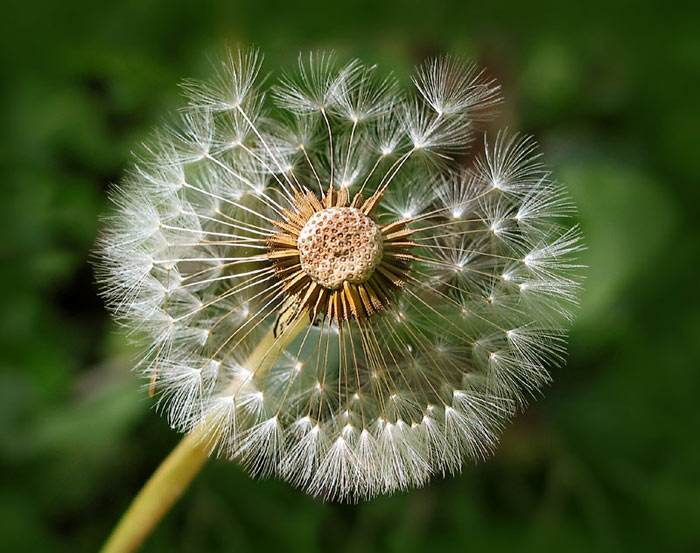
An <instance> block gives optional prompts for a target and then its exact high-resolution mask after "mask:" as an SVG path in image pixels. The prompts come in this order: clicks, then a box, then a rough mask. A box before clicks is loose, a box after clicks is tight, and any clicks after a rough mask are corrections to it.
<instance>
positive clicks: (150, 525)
mask: <svg viewBox="0 0 700 553" xmlns="http://www.w3.org/2000/svg"><path fill="white" fill-rule="evenodd" d="M286 311H287V310H284V309H283V310H282V311H281V313H280V315H279V316H278V318H277V321H276V322H275V324H274V325H273V326H272V328H271V329H270V331H269V332H268V333H267V334H266V335H265V337H264V338H263V339H262V341H261V342H260V343H259V344H258V346H257V347H256V348H255V350H254V351H253V352H252V354H251V355H250V357H249V358H248V361H247V363H246V368H248V369H249V370H250V371H251V372H252V373H253V374H256V375H264V374H265V373H266V372H267V371H268V370H269V368H270V367H271V366H272V364H273V363H274V361H275V359H276V358H277V357H278V356H279V354H280V353H281V352H282V350H284V348H285V347H287V346H288V345H289V343H290V342H292V341H293V340H294V338H296V337H297V335H298V334H299V333H300V332H301V330H302V329H303V328H304V327H305V326H306V324H307V322H308V319H307V317H306V316H305V314H304V313H302V314H301V315H299V316H297V317H294V318H293V319H292V320H286V319H285V315H286ZM236 385H237V383H236V382H235V381H234V382H232V383H231V384H230V386H229V387H230V388H233V387H234V386H236ZM213 432H215V429H213V428H212V421H211V419H207V420H205V421H203V422H201V423H200V424H199V425H198V426H197V427H195V428H194V429H193V430H192V431H191V432H190V433H189V434H187V435H186V436H185V437H184V438H183V439H182V440H181V441H180V443H179V444H178V445H177V446H176V447H175V449H173V451H172V452H171V453H170V454H169V455H168V456H167V457H166V458H165V460H164V461H163V462H162V463H161V464H160V466H159V467H158V468H157V469H156V471H155V472H154V473H153V474H152V475H151V477H150V478H149V479H148V481H147V482H146V483H145V484H144V486H143V488H141V491H140V492H139V493H138V495H137V496H136V497H135V498H134V499H133V501H132V502H131V504H130V505H129V507H128V509H127V510H126V511H125V513H124V514H123V515H122V518H121V519H120V520H119V522H118V523H117V526H116V527H115V528H114V530H113V531H112V534H111V535H110V536H109V538H108V539H107V541H106V542H105V544H104V546H103V547H102V549H101V553H130V552H133V551H136V550H137V549H138V548H139V547H140V546H141V544H142V543H143V541H144V540H145V539H146V538H147V537H148V535H149V534H150V533H151V532H152V531H153V529H154V528H155V527H156V526H157V525H158V523H159V522H160V520H161V519H162V518H163V516H164V515H165V513H167V512H168V509H170V507H171V506H172V505H173V504H174V503H175V502H176V501H177V500H178V499H179V498H180V496H181V495H182V494H183V492H184V491H185V490H186V489H187V487H188V486H189V484H190V483H191V482H192V480H194V478H195V476H197V474H198V473H199V471H200V470H201V469H202V467H203V466H204V464H205V463H206V461H207V459H208V458H209V455H210V454H211V452H212V444H215V443H216V439H215V436H213Z"/></svg>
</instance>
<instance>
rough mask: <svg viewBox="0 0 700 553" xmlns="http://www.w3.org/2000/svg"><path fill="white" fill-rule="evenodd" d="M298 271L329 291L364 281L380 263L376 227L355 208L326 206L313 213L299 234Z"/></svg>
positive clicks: (381, 243) (378, 234) (377, 230)
mask: <svg viewBox="0 0 700 553" xmlns="http://www.w3.org/2000/svg"><path fill="white" fill-rule="evenodd" d="M298 247H299V258H300V260H301V268H302V269H303V270H304V272H306V274H307V275H309V276H310V277H311V278H312V279H313V280H314V281H315V282H317V283H318V284H320V285H321V286H324V287H326V288H330V289H336V288H340V287H342V286H343V282H345V281H347V282H352V283H360V282H365V281H366V280H367V279H368V278H369V277H370V276H372V273H373V272H374V269H376V268H377V265H379V263H380V262H381V260H382V250H383V238H382V233H381V231H380V230H379V227H377V225H376V224H375V223H374V221H372V219H370V218H369V217H367V215H365V214H364V213H362V212H361V211H360V210H359V209H355V208H354V207H330V208H328V209H324V210H323V211H319V212H318V213H315V214H314V215H313V216H312V217H311V218H310V219H309V220H308V221H307V223H306V225H304V228H303V229H302V230H301V233H300V234H299V241H298Z"/></svg>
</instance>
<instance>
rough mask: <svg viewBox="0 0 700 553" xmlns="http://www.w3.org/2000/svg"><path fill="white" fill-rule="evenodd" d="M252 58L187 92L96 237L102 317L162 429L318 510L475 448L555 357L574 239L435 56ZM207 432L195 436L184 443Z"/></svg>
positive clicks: (528, 155) (475, 73)
mask: <svg viewBox="0 0 700 553" xmlns="http://www.w3.org/2000/svg"><path fill="white" fill-rule="evenodd" d="M260 64H261V58H260V56H259V55H258V54H257V53H255V52H243V53H239V54H235V55H233V56H232V57H231V58H230V59H228V60H226V61H225V62H224V63H223V64H222V66H221V68H220V69H219V71H218V73H217V75H216V76H215V78H214V79H213V80H212V81H210V82H208V83H200V82H192V81H188V82H186V83H185V84H184V91H185V94H186V96H187V98H188V104H187V106H186V107H185V108H184V109H183V111H182V116H181V120H180V123H179V125H177V128H175V129H168V130H165V131H163V132H160V133H158V134H157V135H156V136H155V137H154V139H153V141H152V142H151V143H150V144H149V145H148V147H147V148H146V149H145V153H144V154H143V155H142V156H141V157H140V158H139V159H138V161H137V163H136V167H135V168H134V170H133V171H132V172H131V174H130V175H129V176H128V178H127V179H126V182H125V183H124V184H123V185H122V186H121V187H119V188H116V189H115V191H114V200H115V202H116V205H117V210H116V214H115V215H114V216H113V217H112V218H111V219H110V220H109V222H108V224H107V229H106V230H105V232H104V233H103V236H102V238H101V241H100V248H101V252H102V261H101V264H100V277H101V280H102V282H103V286H104V293H105V297H106V298H107V301H108V304H109V306H110V308H111V309H112V311H113V312H114V314H115V315H116V317H117V319H118V320H119V321H121V322H122V323H124V324H125V325H126V327H127V328H128V329H130V332H131V333H132V334H133V336H135V337H139V338H140V339H142V340H144V342H145V355H144V359H143V361H142V364H141V369H142V370H143V372H144V374H145V375H146V376H147V377H148V378H149V380H150V382H151V385H150V388H151V391H152V393H154V394H156V395H157V396H158V399H159V400H158V405H159V407H160V408H161V409H162V410H163V411H164V412H165V413H166V415H167V417H168V420H169V422H170V424H171V425H172V426H173V427H174V428H176V429H178V430H181V431H183V432H193V431H195V430H196V429H200V430H197V432H198V433H199V439H200V441H202V443H205V444H206V448H207V451H212V452H216V453H218V454H219V455H222V456H226V457H230V458H232V459H236V460H239V461H240V462H241V463H242V464H244V465H245V466H246V467H248V469H249V470H250V472H251V473H253V474H256V475H264V476H268V475H274V476H277V477H279V478H282V479H284V480H286V481H288V482H290V483H292V484H293V485H295V486H298V487H300V488H302V489H304V490H306V491H307V492H309V493H311V494H313V495H316V496H320V497H322V498H324V499H332V500H341V501H355V500H357V499H359V498H369V497H372V496H375V495H377V494H381V493H389V492H392V491H394V490H397V489H406V488H410V487H414V486H419V485H423V484H425V483H426V482H427V481H428V480H429V479H430V478H431V477H432V476H433V475H436V474H445V473H454V472H456V471H459V470H460V468H461V467H462V465H463V463H464V462H465V460H468V459H480V458H483V457H485V456H486V455H488V454H489V453H490V452H491V451H492V450H493V448H494V446H495V444H496V441H497V436H498V433H499V431H500V430H501V428H502V427H503V425H504V424H505V423H506V422H507V421H508V419H509V417H511V416H512V415H513V413H514V412H515V411H516V410H517V409H518V408H519V407H520V406H522V405H523V404H524V403H525V402H526V400H527V398H529V397H530V396H531V395H532V394H534V393H535V392H536V391H537V390H538V389H539V388H541V386H542V385H543V384H545V383H547V382H548V380H549V376H548V373H547V367H548V366H549V365H551V364H552V363H558V362H560V361H561V360H562V356H563V353H564V351H563V350H564V346H563V338H564V334H563V330H562V326H563V324H564V323H565V322H566V319H568V318H569V317H570V308H571V306H572V304H573V303H574V302H575V298H576V290H577V287H578V279H577V276H576V267H577V265H576V261H575V255H576V252H577V251H579V249H580V248H581V243H580V239H579V232H578V230H577V229H576V227H573V228H572V227H571V225H570V224H568V220H567V216H568V215H570V213H571V212H572V210H573V206H572V204H571V202H570V201H569V200H568V197H567V195H566V193H565V191H564V190H563V188H562V187H561V186H560V185H558V184H557V183H555V182H553V181H552V180H551V179H550V174H549V172H548V171H547V169H546V168H545V166H544V165H543V164H542V162H541V160H540V154H539V153H538V150H537V146H536V143H535V142H534V140H532V139H531V138H529V137H524V136H520V135H517V134H511V133H508V132H500V133H498V134H496V136H490V137H486V140H485V147H484V148H483V151H481V152H475V153H474V154H473V155H472V156H471V157H467V156H466V155H465V154H466V152H467V147H468V146H469V144H470V143H471V142H472V139H473V138H474V137H475V136H476V134H477V132H478V128H479V127H478V123H479V122H480V121H482V120H484V119H486V118H488V117H489V115H490V114H491V113H492V112H493V108H494V106H495V105H496V104H497V103H498V102H499V101H500V97H499V87H498V86H497V85H496V84H495V83H494V82H493V81H492V80H491V79H489V78H488V77H486V76H485V74H484V73H483V72H480V71H479V70H477V69H476V68H474V67H473V66H471V65H468V64H464V63H462V62H461V61H459V60H456V59H453V58H447V57H446V58H438V59H435V60H432V61H429V62H428V63H426V64H425V65H423V66H422V67H421V68H419V69H418V71H417V74H416V77H415V79H414V84H415V90H414V91H413V92H403V91H401V89H400V88H399V86H398V84H397V83H396V82H395V81H394V80H393V79H392V78H391V77H385V76H379V75H377V73H378V70H377V69H376V68H375V67H374V66H366V65H363V64H362V63H360V62H359V61H352V62H350V63H348V64H345V65H341V64H338V62H337V60H336V59H335V58H334V57H333V56H330V55H326V54H312V55H310V56H309V57H308V58H303V57H300V58H299V68H298V70H297V71H296V72H293V73H287V74H284V75H283V76H282V78H281V79H280V80H279V81H278V83H277V84H275V85H273V86H272V88H271V94H270V95H269V96H271V98H270V97H266V96H265V95H264V93H263V92H262V90H261V86H262V82H261V81H262V79H260V78H259V75H260ZM202 429H204V430H202Z"/></svg>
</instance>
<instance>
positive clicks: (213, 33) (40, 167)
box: [0, 0, 700, 553]
mask: <svg viewBox="0 0 700 553" xmlns="http://www.w3.org/2000/svg"><path fill="white" fill-rule="evenodd" d="M679 6H680V4H678V5H676V4H675V3H672V2H664V3H662V2H657V3H652V4H645V3H641V2H634V3H633V2H630V3H627V4H618V3H614V2H604V3H600V4H598V5H594V4H592V3H590V2H584V3H568V2H553V3H551V4H544V5H542V4H540V5H538V4H537V3H533V2H521V1H519V0H501V1H500V2H479V3H473V2H464V3H453V4H439V3H432V2H421V3H415V4H414V3H405V2H401V3H392V2H388V3H387V2H382V3H379V2H368V1H363V2H353V3H350V2H347V3H344V2H335V3H331V2H320V1H317V2H315V3H309V4H308V5H306V6H300V5H297V6H294V5H292V3H279V4H276V5H275V4H268V3H265V2H251V3H248V4H240V3H238V2H234V1H221V2H218V1H212V0H202V1H198V2H195V1H192V2H189V3H187V4H183V5H178V4H177V3H175V2H172V1H157V2H146V1H125V2H113V3H99V2H88V1H80V0H78V1H66V2H49V1H47V0H44V1H40V2H14V1H11V2H9V3H8V2H4V3H3V8H2V12H1V19H2V22H1V23H0V68H1V77H0V129H2V132H1V133H0V140H1V141H2V142H1V144H2V147H1V148H0V167H1V171H0V191H1V194H0V236H1V237H2V238H1V239H0V267H1V268H2V269H1V274H0V294H1V296H2V299H1V300H0V350H1V355H0V368H1V372H0V437H1V440H0V479H1V480H2V489H1V491H0V550H2V551H8V552H24V551H27V552H44V551H47V552H53V551H57V552H62V551H65V552H71V553H73V552H83V551H85V552H92V551H95V550H96V549H97V548H98V546H99V545H100V544H101V542H102V540H103V539H104V538H105V536H106V535H107V534H108V532H109V530H110V528H111V527H112V525H113V524H114V522H115V521H116V520H117V518H118V516H119V514H120V513H121V512H122V511H123V510H124V508H125V507H126V506H127V504H128V502H129V500H130V499H131V497H132V496H133V494H134V493H135V492H136V491H137V489H138V488H139V486H140V485H141V483H142V482H143V481H144V480H145V479H146V478H147V476H148V475H149V474H150V472H151V471H152V470H153V469H154V468H155V467H156V465H157V464H158V463H159V461H160V460H161V459H162V458H163V457H164V456H165V455H166V454H167V452H168V451H169V450H170V449H171V448H172V447H173V445H174V444H175V443H176V441H177V439H178V436H177V435H176V434H175V433H174V432H173V431H171V430H170V429H169V428H168V427H167V425H166V423H165V421H164V420H163V419H162V418H161V417H159V416H158V415H157V414H156V413H155V412H154V411H153V409H152V402H151V401H150V400H149V399H148V397H147V394H146V392H145V391H144V390H143V389H142V388H141V387H140V386H141V385H142V384H143V383H142V382H141V381H140V380H139V379H138V378H137V377H136V376H135V375H134V374H133V373H131V372H130V367H131V360H132V356H133V353H134V352H133V351H131V350H130V348H129V346H128V345H127V344H126V341H125V339H124V337H123V336H122V335H121V334H119V333H117V332H116V331H115V330H116V329H115V327H114V325H113V324H112V323H111V322H110V320H109V318H108V317H107V315H106V313H105V311H104V308H103V306H102V303H101V301H100V300H99V298H98V297H97V295H96V288H95V285H94V283H93V272H92V269H91V267H90V265H89V262H88V259H89V256H90V250H91V248H92V244H93V241H94V239H95V234H96V231H97V228H98V225H99V216H100V214H102V213H104V212H105V210H106V208H107V199H106V190H107V187H108V185H109V183H111V182H117V181H119V179H120V176H121V175H122V173H123V171H124V169H125V168H126V167H128V165H129V164H130V163H131V158H130V151H131V150H132V149H134V148H135V147H136V146H137V144H138V143H139V141H140V140H142V139H143V138H144V137H145V136H146V135H147V134H148V132H149V130H150V129H151V128H152V127H153V126H154V125H157V124H159V123H160V122H161V121H162V120H163V118H164V117H166V115H167V113H168V112H169V111H170V110H172V109H174V108H175V107H177V106H178V105H179V101H180V100H179V97H178V90H177V86H176V85H177V83H178V81H179V80H180V79H181V78H183V77H200V78H204V77H206V76H207V75H208V74H209V72H210V61H209V60H210V59H211V58H212V57H216V56H217V54H218V53H220V52H221V51H222V49H223V48H224V46H225V45H226V44H227V43H228V44H236V43H240V44H250V43H253V44H256V45H258V46H259V47H260V48H261V49H262V50H263V51H264V53H265V54H266V57H267V64H266V67H267V69H274V68H276V67H278V66H279V65H286V66H289V65H290V64H292V63H294V61H295V57H296V54H297V52H298V51H299V50H306V49H309V48H334V49H336V50H337V51H338V52H339V53H340V54H341V55H342V56H346V57H360V58H363V59H365V60H367V61H371V62H377V63H379V64H381V66H382V67H383V68H385V69H394V70H395V72H396V74H397V75H398V76H399V77H401V78H406V76H407V75H408V73H409V71H410V69H411V67H412V66H413V65H414V64H415V63H417V62H420V61H421V60H422V59H423V58H424V57H426V56H428V55H432V54H435V53H439V52H443V51H448V52H452V53H455V54H460V55H464V56H468V57H471V58H473V59H474V60H476V61H478V62H479V63H480V64H482V65H485V66H487V67H488V68H489V70H490V72H491V73H493V74H494V75H495V76H497V77H498V78H499V80H500V81H501V83H502V84H503V86H504V89H505V90H504V92H505V96H506V99H507V102H506V104H505V107H504V113H503V117H502V119H501V121H500V124H508V125H509V126H510V127H511V128H516V129H519V130H523V131H526V132H530V133H534V134H535V135H536V136H537V137H538V139H539V140H540V141H541V143H542V146H543V149H544V151H545V154H546V160H547V162H548V163H549V164H550V166H551V167H552V169H553V171H554V175H555V177H556V178H557V179H558V180H560V181H563V182H565V183H566V184H567V185H568V186H569V188H570V190H571V193H572V195H573V196H574V198H575V200H576V202H577V203H578V206H579V208H580V223H581V226H582V228H583V232H584V235H585V237H586V243H587V246H588V248H589V249H588V251H587V252H586V253H585V255H584V260H583V261H584V262H585V263H586V264H587V265H588V266H589V269H588V270H587V281H586V290H585V293H584V294H583V297H582V300H581V301H582V307H581V309H580V311H579V313H578V318H577V321H576V324H575V327H574V329H573V333H572V338H571V348H570V351H571V353H570V358H569V364H568V366H567V367H565V368H562V369H558V370H556V371H555V374H554V377H555V382H554V384H553V385H552V386H551V387H550V388H549V389H548V390H546V393H545V397H544V398H542V399H541V400H540V401H538V402H537V403H536V404H534V405H532V406H531V407H530V408H529V409H528V410H527V412H526V413H525V414H523V415H522V416H520V417H519V418H518V419H517V420H516V421H515V422H514V424H513V425H512V426H511V427H510V429H509V430H508V432H507V433H506V434H505V435H504V437H503V440H502V444H501V446H500V447H499V449H498V452H497V453H496V455H495V456H494V457H493V458H492V459H490V460H489V461H488V462H485V463H482V464H480V465H478V466H467V467H466V468H465V469H464V471H463V474H462V475H460V476H457V477H449V478H445V479H437V480H435V481H434V482H433V483H432V484H431V485H430V486H428V487H426V488H424V489H421V490H417V491H412V492H410V493H404V494H398V495H395V496H393V497H384V498H380V499H377V500H375V501H372V502H369V503H363V504H361V505H359V506H342V505H333V504H322V503H320V502H318V501H315V500H313V499H310V498H309V497H307V496H305V495H303V494H302V493H300V492H297V491H295V490H293V489H291V488H289V487H288V486H287V485H285V484H283V483H280V482H277V481H262V482H261V481H253V480H250V479H249V478H248V477H247V476H245V475H244V474H243V473H242V472H241V471H240V470H239V469H238V468H237V467H236V466H235V465H233V464H230V463H227V462H222V461H213V462H210V463H209V465H208V466H207V467H206V468H205V470H204V471H203V473H202V474H201V475H200V476H199V477H198V479H197V480H196V481H195V483H194V485H193V486H192V488H191V489H190V490H189V491H188V492H187V494H186V496H185V497H184V500H182V501H181V502H180V503H179V504H178V505H177V506H176V507H175V509H174V510H173V511H172V512H171V513H170V514H169V515H168V517H167V518H166V520H165V521H164V523H163V524H162V525H161V526H160V527H159V528H158V529H157V531H156V532H155V533H154V535H153V536H152V537H151V538H150V539H149V541H148V542H147V544H146V547H145V549H144V551H154V552H161V551H162V552H165V551H168V552H174V551H178V552H180V551H182V552H223V551H236V552H241V553H243V552H248V551H255V552H263V551H285V552H297V551H299V552H304V553H311V552H314V551H362V552H364V553H370V552H372V551H399V550H400V551H402V552H411V551H427V550H459V551H489V552H498V551H516V552H520V551H523V552H524V551H533V552H534V551H538V552H539V551H587V552H588V551H635V552H636V551H700V439H699V438H700V370H699V369H700V363H699V362H698V361H699V360H700V355H699V343H700V301H699V299H698V275H699V274H700V233H699V230H700V229H699V226H700V225H699V217H698V205H700V203H699V200H700V197H699V191H700V178H699V177H700V141H699V140H698V137H699V131H700V101H699V98H700V87H699V86H698V85H699V84H700V82H699V80H700V79H699V78H698V77H699V75H700V24H699V22H700V10H698V9H697V8H694V9H692V11H691V9H690V8H686V9H685V10H683V9H681V8H680V7H679Z"/></svg>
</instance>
